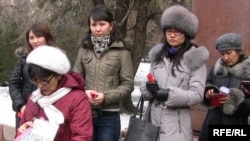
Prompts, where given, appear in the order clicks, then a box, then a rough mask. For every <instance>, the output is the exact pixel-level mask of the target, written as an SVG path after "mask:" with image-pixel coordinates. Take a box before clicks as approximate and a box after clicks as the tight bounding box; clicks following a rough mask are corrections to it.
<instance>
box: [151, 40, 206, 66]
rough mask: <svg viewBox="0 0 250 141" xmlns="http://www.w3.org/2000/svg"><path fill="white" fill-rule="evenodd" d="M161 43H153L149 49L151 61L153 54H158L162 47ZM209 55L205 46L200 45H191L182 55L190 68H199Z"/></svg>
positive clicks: (153, 57)
mask: <svg viewBox="0 0 250 141" xmlns="http://www.w3.org/2000/svg"><path fill="white" fill-rule="evenodd" d="M162 46H163V44H162V43H160V44H157V45H155V46H154V47H153V48H152V49H151V50H150V51H149V59H150V60H151V62H154V61H155V59H156V58H155V56H156V54H158V53H159V52H160V51H161V49H162ZM208 57H209V52H208V50H207V48H206V47H204V46H200V47H197V48H195V47H192V48H191V49H190V50H188V51H187V52H186V53H184V55H183V62H184V64H185V65H187V66H188V67H189V68H190V69H191V70H195V69H197V68H199V67H200V66H201V65H202V64H204V63H205V61H206V60H207V59H208Z"/></svg>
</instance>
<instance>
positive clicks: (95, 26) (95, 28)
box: [90, 18, 113, 37]
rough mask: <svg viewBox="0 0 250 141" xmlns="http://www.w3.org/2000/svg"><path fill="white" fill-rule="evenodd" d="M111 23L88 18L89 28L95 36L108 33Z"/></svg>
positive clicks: (111, 26)
mask: <svg viewBox="0 0 250 141" xmlns="http://www.w3.org/2000/svg"><path fill="white" fill-rule="evenodd" d="M112 28H113V23H109V22H107V21H94V20H93V19H92V18H90V30H91V33H92V35H94V36H95V37H103V36H106V35H108V34H109V33H110V31H111V30H112Z"/></svg>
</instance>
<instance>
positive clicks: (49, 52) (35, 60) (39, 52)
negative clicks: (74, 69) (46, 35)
mask: <svg viewBox="0 0 250 141" xmlns="http://www.w3.org/2000/svg"><path fill="white" fill-rule="evenodd" d="M58 50H60V49H59V48H56V47H52V46H48V45H44V46H41V47H39V48H36V49H35V50H33V51H32V52H31V53H30V54H29V56H28V57H27V63H32V64H35V65H38V66H41V67H42V68H44V69H48V70H51V71H53V72H56V73H58V74H65V73H67V72H68V71H69V69H70V62H69V60H68V58H67V56H66V54H64V53H63V51H62V50H60V51H58ZM44 56H46V57H44Z"/></svg>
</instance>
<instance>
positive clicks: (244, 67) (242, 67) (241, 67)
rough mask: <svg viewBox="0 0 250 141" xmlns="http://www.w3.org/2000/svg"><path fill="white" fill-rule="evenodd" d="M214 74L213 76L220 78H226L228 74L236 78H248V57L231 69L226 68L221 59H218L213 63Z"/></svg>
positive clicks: (249, 64) (249, 72)
mask: <svg viewBox="0 0 250 141" xmlns="http://www.w3.org/2000/svg"><path fill="white" fill-rule="evenodd" d="M214 73H215V75H220V76H228V74H229V73H231V74H232V75H234V76H236V77H238V78H245V77H247V76H250V57H247V59H245V60H243V61H242V62H240V63H238V64H236V65H234V66H233V67H228V66H227V65H226V64H225V63H224V62H223V61H222V59H221V58H219V59H218V60H217V62H216V63H215V66H214Z"/></svg>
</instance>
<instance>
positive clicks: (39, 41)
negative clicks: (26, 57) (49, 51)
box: [29, 31, 46, 49]
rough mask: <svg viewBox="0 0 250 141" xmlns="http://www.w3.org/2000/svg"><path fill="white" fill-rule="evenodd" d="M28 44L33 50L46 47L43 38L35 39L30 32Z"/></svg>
mask: <svg viewBox="0 0 250 141" xmlns="http://www.w3.org/2000/svg"><path fill="white" fill-rule="evenodd" d="M29 43H30V45H31V46H32V47H33V49H34V48H37V47H39V46H41V45H46V39H45V37H43V36H41V37H37V36H36V35H35V34H34V33H33V32H32V31H30V32H29Z"/></svg>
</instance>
